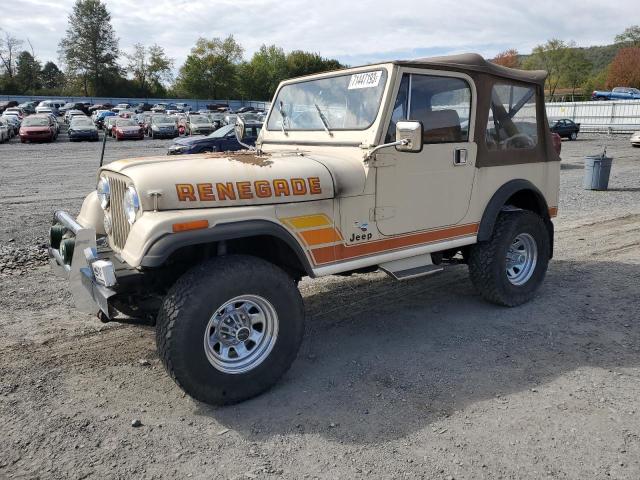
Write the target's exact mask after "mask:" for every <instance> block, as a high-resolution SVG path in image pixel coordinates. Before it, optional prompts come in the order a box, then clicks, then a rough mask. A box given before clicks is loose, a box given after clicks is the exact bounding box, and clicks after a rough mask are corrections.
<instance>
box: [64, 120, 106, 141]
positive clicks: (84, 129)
mask: <svg viewBox="0 0 640 480" xmlns="http://www.w3.org/2000/svg"><path fill="white" fill-rule="evenodd" d="M67 133H68V134H69V141H70V142H73V141H76V140H90V141H94V142H95V141H97V140H98V138H99V136H98V128H97V127H96V126H95V125H94V123H93V122H92V121H91V119H90V118H88V117H87V116H86V115H82V116H79V115H77V116H74V117H71V122H70V123H69V130H68V131H67Z"/></svg>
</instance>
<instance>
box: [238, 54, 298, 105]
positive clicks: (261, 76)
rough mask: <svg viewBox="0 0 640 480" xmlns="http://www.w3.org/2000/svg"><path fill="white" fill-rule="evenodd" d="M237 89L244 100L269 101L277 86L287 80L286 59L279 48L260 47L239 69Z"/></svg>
mask: <svg viewBox="0 0 640 480" xmlns="http://www.w3.org/2000/svg"><path fill="white" fill-rule="evenodd" d="M238 76H239V88H240V93H241V94H242V96H243V97H244V98H250V99H252V100H270V99H271V97H272V96H273V94H274V92H275V91H276V88H278V84H279V83H280V82H281V81H282V80H284V79H285V78H287V76H288V74H287V57H286V55H285V53H284V50H282V49H281V48H279V47H276V46H275V45H271V46H269V47H267V46H266V45H262V46H261V47H260V49H259V50H258V51H257V52H256V53H254V54H253V57H251V60H250V61H249V62H245V63H243V64H242V65H241V67H240V69H239V75H238Z"/></svg>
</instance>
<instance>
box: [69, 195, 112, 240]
mask: <svg viewBox="0 0 640 480" xmlns="http://www.w3.org/2000/svg"><path fill="white" fill-rule="evenodd" d="M76 221H77V222H78V223H79V224H80V225H82V226H83V227H85V228H89V227H90V228H93V229H94V230H95V231H96V234H97V235H106V234H107V232H105V230H104V211H103V210H102V207H101V206H100V200H98V194H97V193H96V191H95V190H94V191H93V192H91V193H90V194H89V195H87V196H86V197H85V198H84V201H83V202H82V207H81V208H80V214H79V215H78V217H77V218H76Z"/></svg>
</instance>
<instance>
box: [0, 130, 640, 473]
mask: <svg viewBox="0 0 640 480" xmlns="http://www.w3.org/2000/svg"><path fill="white" fill-rule="evenodd" d="M169 143H170V141H158V140H155V141H152V140H144V141H140V142H119V143H115V142H109V144H108V145H107V147H108V148H107V155H106V159H107V161H112V160H114V159H118V158H125V157H130V156H146V155H155V154H159V153H160V154H162V153H164V152H165V151H166V147H167V146H168V144H169ZM603 144H606V145H607V150H608V152H609V153H610V154H611V155H613V156H614V158H615V160H614V162H615V163H614V167H613V170H612V177H611V182H610V187H611V189H610V190H609V191H607V192H591V191H585V190H583V189H582V186H581V182H582V175H583V168H582V167H583V160H582V158H583V156H584V155H585V154H592V153H597V152H598V151H599V150H600V149H601V145H603ZM98 158H99V145H98V144H95V143H80V144H75V143H74V144H70V143H68V142H66V141H65V138H64V136H61V137H60V139H59V140H58V141H57V142H56V143H54V144H50V145H48V144H46V145H21V144H19V142H16V141H15V140H13V141H12V142H11V143H9V144H2V145H0V372H1V373H0V425H2V426H1V427H0V434H1V437H2V439H3V441H2V442H1V443H0V478H47V479H49V478H100V479H102V478H122V479H125V478H126V479H129V478H185V477H191V478H203V479H204V478H206V479H210V478H238V479H240V478H286V479H299V478H411V479H413V478H429V479H431V478H436V479H447V478H455V479H466V478H469V479H470V478H474V479H475V478H486V479H497V478H518V479H521V478H532V479H539V478H560V479H563V478H571V479H574V478H575V479H585V478H590V479H591V478H603V479H604V478H628V479H638V478H640V419H639V412H638V408H639V407H638V398H639V396H640V355H639V354H640V324H639V323H638V322H637V319H638V309H639V307H640V301H639V300H638V298H640V253H638V246H639V245H640V150H634V149H632V148H631V147H630V146H629V144H628V143H627V138H626V137H624V138H621V137H606V136H591V137H586V136H583V137H581V138H580V139H579V140H578V141H576V142H564V143H563V163H562V173H561V199H560V215H559V217H558V218H557V219H556V221H555V224H556V229H557V237H556V254H555V258H554V260H553V261H552V262H551V264H550V268H549V273H548V276H547V279H546V281H545V284H544V286H543V288H542V289H541V291H540V293H539V295H538V296H537V298H536V299H535V300H534V301H532V302H531V303H529V304H527V305H524V306H522V307H518V308H515V309H505V308H498V307H495V306H492V305H488V304H486V303H484V302H482V301H481V300H480V298H479V297H478V295H477V294H476V293H475V292H474V291H473V289H472V287H471V284H470V282H469V280H468V275H467V272H466V269H465V268H464V267H463V266H460V267H454V268H452V269H450V271H448V272H446V273H444V274H442V275H440V276H436V277H431V278H425V279H416V280H412V281H407V282H402V283H398V282H393V281H391V280H390V279H388V278H387V277H386V276H384V275H382V274H379V273H375V274H369V275H356V276H353V277H350V278H333V277H330V278H323V279H320V280H317V281H314V282H311V281H307V280H304V281H303V282H302V283H301V289H302V292H303V296H304V300H305V305H306V310H307V332H306V337H305V341H304V343H303V346H302V349H301V352H300V355H299V357H298V359H297V360H296V362H295V363H294V365H293V368H292V369H291V370H290V371H289V373H288V374H287V375H286V376H285V377H284V378H283V379H282V380H281V382H280V383H279V384H278V385H277V386H276V387H275V388H274V389H272V390H271V391H269V392H267V393H266V394H264V395H262V396H260V397H258V398H256V399H254V400H251V401H248V402H245V403H243V404H241V405H237V406H233V407H225V408H213V407H209V406H205V405H202V404H198V403H196V402H194V401H193V400H191V399H190V398H188V397H186V396H185V395H183V394H182V392H181V391H180V390H179V389H178V387H176V386H175V385H174V383H173V382H172V381H171V380H170V379H169V378H168V376H167V375H166V374H165V372H164V370H163V368H162V365H161V363H160V361H159V359H158V358H157V355H156V353H155V345H154V331H153V329H152V328H151V327H145V326H140V325H129V324H115V323H110V324H106V325H103V324H101V323H99V322H98V320H97V319H95V318H91V317H88V316H84V315H82V314H79V313H78V312H76V311H75V310H74V309H73V307H72V305H71V299H70V296H69V294H68V293H67V292H66V284H65V282H61V281H59V280H57V279H56V278H55V277H54V276H53V275H52V274H51V273H49V271H48V268H47V266H46V265H45V262H44V256H43V250H42V245H43V244H44V243H45V241H46V232H47V229H48V225H49V223H50V217H51V213H52V211H53V210H54V209H56V208H65V209H69V210H71V211H74V212H75V211H77V210H78V209H79V207H80V204H81V202H82V198H83V197H84V195H85V194H86V193H87V192H88V191H89V190H91V189H92V188H94V185H95V170H96V167H97V164H98ZM136 420H137V421H138V422H139V423H140V425H139V426H137V427H134V426H132V422H134V421H136ZM138 422H135V425H138Z"/></svg>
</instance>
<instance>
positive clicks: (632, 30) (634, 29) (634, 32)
mask: <svg viewBox="0 0 640 480" xmlns="http://www.w3.org/2000/svg"><path fill="white" fill-rule="evenodd" d="M615 42H616V43H622V44H624V45H625V46H627V47H638V46H640V25H631V26H630V27H628V28H626V29H625V30H624V32H622V33H621V34H619V35H616V38H615Z"/></svg>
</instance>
